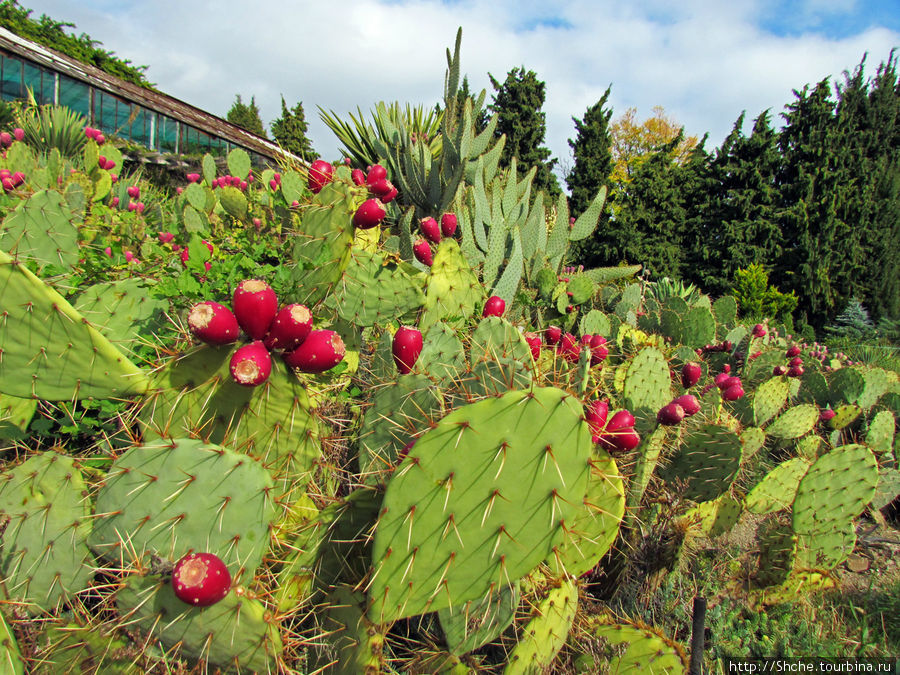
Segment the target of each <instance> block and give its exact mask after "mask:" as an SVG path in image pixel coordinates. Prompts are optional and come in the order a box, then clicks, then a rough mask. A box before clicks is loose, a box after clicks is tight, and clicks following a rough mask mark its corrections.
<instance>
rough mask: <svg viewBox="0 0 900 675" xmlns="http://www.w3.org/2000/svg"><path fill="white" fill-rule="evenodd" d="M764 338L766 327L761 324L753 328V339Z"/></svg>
mask: <svg viewBox="0 0 900 675" xmlns="http://www.w3.org/2000/svg"><path fill="white" fill-rule="evenodd" d="M765 336H766V327H765V326H764V325H762V324H761V323H758V324H756V325H755V326H753V337H757V338H761V337H765Z"/></svg>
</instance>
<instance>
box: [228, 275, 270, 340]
mask: <svg viewBox="0 0 900 675" xmlns="http://www.w3.org/2000/svg"><path fill="white" fill-rule="evenodd" d="M231 306H232V307H233V308H234V315H235V316H236V317H237V321H238V324H239V325H240V327H241V328H243V329H244V332H245V333H246V334H247V335H249V336H250V337H251V338H252V339H254V340H262V339H263V337H265V335H266V333H268V332H269V326H271V325H272V321H274V320H275V315H276V314H277V313H278V298H277V297H276V296H275V291H273V290H272V287H271V286H269V284H267V283H266V282H265V281H263V280H261V279H245V280H244V281H242V282H241V283H239V284H238V285H237V288H235V289H234V298H233V299H232V305H231Z"/></svg>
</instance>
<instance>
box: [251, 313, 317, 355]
mask: <svg viewBox="0 0 900 675" xmlns="http://www.w3.org/2000/svg"><path fill="white" fill-rule="evenodd" d="M312 323H313V322H312V314H311V313H310V311H309V308H307V307H306V305H300V304H297V303H292V304H290V305H285V306H284V307H282V308H281V309H280V310H278V313H277V314H276V315H275V319H274V320H273V321H272V325H271V326H269V332H268V334H266V337H265V339H264V340H263V343H264V344H265V345H266V347H267V348H268V349H280V350H283V351H289V350H291V349H296V348H297V347H299V346H300V344H301V343H302V342H303V341H304V340H305V339H306V338H307V337H308V336H309V334H310V332H311V331H312Z"/></svg>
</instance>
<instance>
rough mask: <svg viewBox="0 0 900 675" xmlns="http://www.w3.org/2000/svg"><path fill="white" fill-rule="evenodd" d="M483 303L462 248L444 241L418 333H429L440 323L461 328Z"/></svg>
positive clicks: (434, 265)
mask: <svg viewBox="0 0 900 675" xmlns="http://www.w3.org/2000/svg"><path fill="white" fill-rule="evenodd" d="M483 299H484V291H483V289H482V286H481V284H480V283H479V282H478V278H477V277H476V276H475V274H474V273H473V272H472V270H471V268H470V267H469V264H468V263H467V262H466V259H465V258H464V257H463V256H462V253H461V252H460V250H459V245H458V244H457V243H456V242H455V241H454V240H452V239H443V240H442V241H441V243H440V244H438V247H437V251H436V252H435V254H434V264H432V266H431V271H430V274H429V275H428V286H427V290H426V293H425V313H424V314H423V316H422V318H421V320H420V321H419V330H421V331H423V332H424V331H427V330H428V329H429V328H430V327H431V326H432V325H433V324H435V323H437V322H438V321H441V320H445V321H447V322H448V323H449V324H450V325H451V327H458V326H459V325H461V324H462V322H463V321H465V319H467V318H468V317H470V316H472V313H473V312H474V311H475V307H476V306H477V305H480V304H481V303H482V301H483Z"/></svg>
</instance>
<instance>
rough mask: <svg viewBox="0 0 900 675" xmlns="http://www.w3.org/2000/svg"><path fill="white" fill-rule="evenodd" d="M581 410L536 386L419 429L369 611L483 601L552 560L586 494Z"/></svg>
mask: <svg viewBox="0 0 900 675" xmlns="http://www.w3.org/2000/svg"><path fill="white" fill-rule="evenodd" d="M582 416H583V411H582V405H581V403H580V402H579V401H578V400H577V399H575V398H574V397H572V396H570V395H568V394H566V393H564V392H562V391H560V390H558V389H553V388H537V389H534V390H532V391H529V392H523V391H513V392H509V393H507V394H505V395H503V396H500V397H498V398H491V399H485V400H483V401H479V402H477V403H473V404H470V405H467V406H464V407H462V408H458V409H457V410H455V411H453V412H452V413H450V414H449V415H447V416H446V417H445V418H444V419H442V420H441V421H440V422H438V424H437V426H436V427H435V428H433V429H431V430H430V431H428V432H426V433H425V434H424V435H423V436H421V437H420V438H419V440H418V441H417V442H416V445H415V446H414V447H413V451H411V452H410V454H409V455H408V456H407V457H406V459H405V460H404V461H403V463H401V465H400V466H399V468H398V469H397V471H395V473H394V477H393V478H392V479H391V481H390V483H389V484H388V488H387V493H386V495H385V498H384V503H383V507H382V511H381V516H380V521H379V524H378V527H377V529H376V532H375V542H374V546H373V552H372V560H373V561H374V564H375V572H374V577H373V580H372V583H371V587H370V590H369V598H370V607H369V616H370V618H371V619H372V620H373V621H376V622H378V623H382V622H389V621H394V620H397V619H400V618H403V617H406V616H414V615H416V614H421V613H422V612H425V611H436V610H440V609H441V608H443V607H449V606H451V605H453V604H461V603H464V602H467V601H469V600H475V599H478V598H481V597H484V596H485V595H486V594H487V593H488V592H489V591H490V590H491V588H496V589H499V588H500V587H502V586H503V585H506V584H509V583H511V582H512V581H515V580H516V579H518V578H520V577H521V576H523V575H524V574H526V573H527V572H528V571H530V570H531V569H533V568H534V567H535V566H536V565H537V564H538V563H539V562H540V561H541V560H543V559H544V558H546V557H547V555H548V554H549V553H550V552H551V550H552V549H553V547H554V546H558V545H559V544H560V543H561V542H562V541H563V540H564V538H565V537H566V536H569V535H567V530H568V529H569V528H571V526H572V525H571V524H572V523H573V522H574V519H575V517H576V515H577V511H578V507H579V506H580V504H581V502H582V498H583V496H584V495H585V493H586V492H587V484H588V475H589V465H588V459H589V457H590V453H591V439H590V430H589V428H588V426H587V424H586V423H584V422H583V420H582ZM538 523H546V525H545V526H541V527H538V526H537V525H538Z"/></svg>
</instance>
